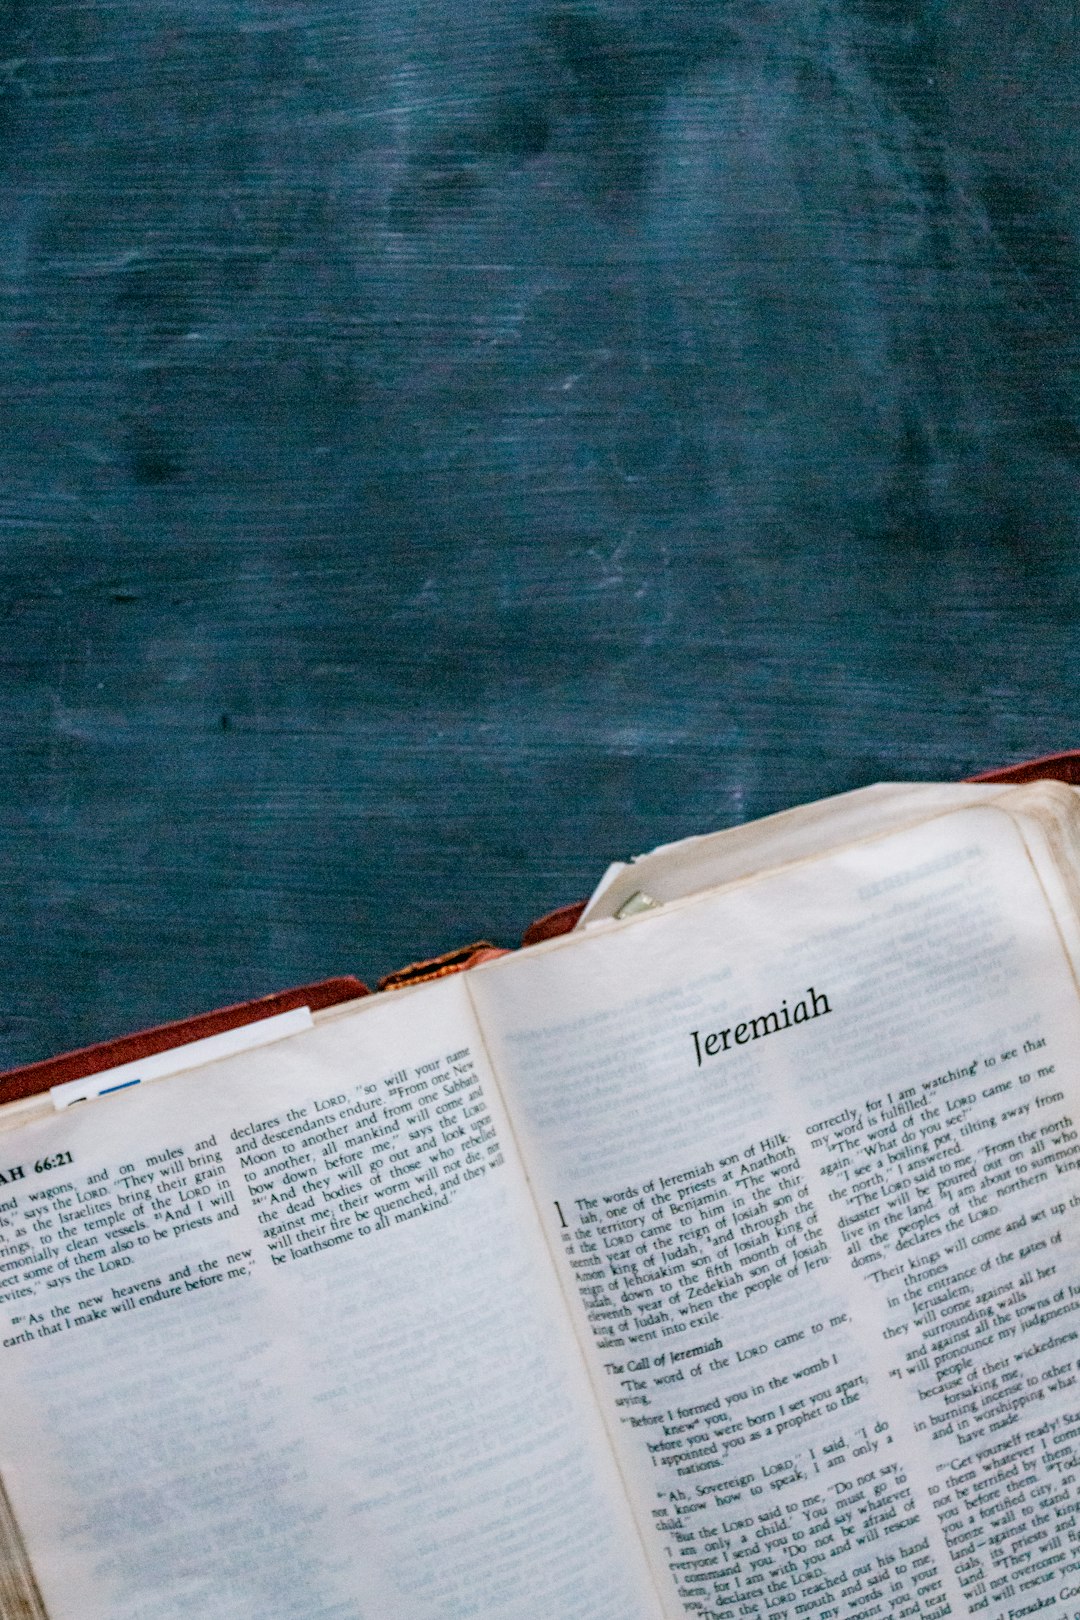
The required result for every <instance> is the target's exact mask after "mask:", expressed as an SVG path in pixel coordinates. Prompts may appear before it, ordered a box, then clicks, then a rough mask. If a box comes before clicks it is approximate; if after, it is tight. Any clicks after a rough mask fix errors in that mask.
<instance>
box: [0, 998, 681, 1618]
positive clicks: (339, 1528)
mask: <svg viewBox="0 0 1080 1620" xmlns="http://www.w3.org/2000/svg"><path fill="white" fill-rule="evenodd" d="M477 1037H478V1032H477V1028H476V1024H475V1020H474V1018H473V1014H472V1011H471V1008H470V1005H469V1000H468V996H467V994H466V992H465V990H464V988H463V986H462V983H461V981H460V980H459V979H453V980H444V981H442V982H440V983H438V984H435V985H431V986H426V987H423V988H420V989H417V990H413V991H405V992H401V993H399V994H398V995H396V996H393V997H385V998H383V997H380V998H373V999H372V1000H371V1001H370V1002H364V1003H362V1004H360V1005H359V1006H358V1007H357V1008H356V1009H355V1010H350V1011H349V1012H348V1014H345V1015H341V1016H332V1017H328V1018H327V1019H326V1020H325V1021H323V1022H321V1023H318V1024H317V1025H316V1027H315V1028H314V1029H313V1030H311V1031H309V1032H305V1033H303V1034H299V1035H296V1036H293V1037H291V1038H290V1039H288V1040H283V1041H280V1042H278V1043H277V1044H275V1045H273V1046H269V1047H265V1048H263V1049H261V1050H259V1051H257V1052H254V1053H248V1054H243V1055H240V1056H236V1057H233V1058H230V1059H228V1060H226V1061H222V1062H218V1063H215V1064H213V1065H211V1066H209V1067H207V1068H205V1069H203V1070H200V1071H195V1072H192V1073H189V1074H186V1075H182V1076H179V1077H177V1078H175V1079H172V1080H165V1081H162V1082H160V1083H158V1084H155V1085H147V1086H144V1087H140V1088H138V1089H136V1090H133V1091H129V1092H127V1093H121V1094H118V1095H116V1096H112V1097H109V1096H106V1097H103V1098H101V1099H100V1100H98V1101H93V1102H88V1103H82V1104H78V1105H77V1106H75V1107H73V1108H70V1109H68V1110H67V1111H66V1112H64V1113H60V1114H57V1115H55V1116H54V1117H52V1118H50V1119H48V1120H42V1121H37V1122H35V1123H32V1124H28V1125H24V1126H21V1127H20V1128H18V1129H13V1130H10V1131H5V1132H2V1133H0V1341H2V1342H0V1412H2V1414H3V1417H2V1425H0V1486H2V1488H3V1493H4V1500H5V1502H6V1503H7V1504H8V1505H9V1506H10V1509H11V1514H12V1515H13V1517H14V1521H15V1522H16V1524H17V1526H18V1530H19V1531H20V1532H21V1536H22V1540H23V1542H24V1543H25V1546H26V1548H27V1550H28V1553H29V1559H30V1563H31V1565H32V1568H33V1574H34V1576H36V1580H37V1585H38V1588H39V1589H40V1594H41V1602H42V1605H43V1607H42V1608H41V1611H40V1612H41V1613H42V1614H44V1615H47V1617H48V1620H178V1617H179V1616H181V1615H191V1614H201V1615H208V1616H213V1617H214V1620H369V1617H376V1616H377V1617H378V1620H449V1617H450V1616H454V1617H455V1620H456V1617H474V1620H536V1617H537V1616H541V1615H544V1616H546V1615H551V1616H555V1615H558V1616H560V1617H561V1620H565V1617H567V1616H573V1617H576V1620H628V1617H633V1620H656V1617H657V1615H658V1613H659V1607H658V1602H657V1599H656V1596H655V1593H654V1590H653V1587H652V1581H651V1576H650V1573H649V1570H648V1566H647V1564H646V1562H645V1559H644V1556H643V1554H642V1551H641V1546H640V1540H639V1537H638V1534H637V1531H636V1529H635V1527H634V1524H633V1520H632V1516H631V1514H630V1510H629V1508H628V1506H627V1502H626V1497H625V1493H624V1489H623V1486H622V1483H621V1481H620V1480H619V1478H618V1476H617V1474H616V1471H615V1468H614V1466H613V1464H612V1460H611V1453H610V1448H609V1446H608V1443H607V1440H606V1438H605V1436H604V1434H603V1430H602V1428H601V1425H600V1423H599V1419H598V1417H597V1414H596V1409H595V1403H594V1401H593V1398H592V1395H591V1392H590V1390H589V1386H588V1380H587V1375H586V1373H585V1370H584V1366H583V1363H582V1360H581V1356H580V1351H579V1348H578V1346H577V1343H576V1341H575V1339H574V1336H573V1333H572V1331H571V1329H570V1327H569V1325H568V1322H567V1319H566V1313H565V1309H564V1305H563V1302H562V1300H561V1297H560V1295H559V1290H558V1285H557V1282H556V1280H555V1276H554V1272H553V1270H552V1266H551V1261H550V1257H549V1255H548V1253H547V1251H546V1248H545V1247H544V1244H543V1240H542V1238H541V1236H540V1233H539V1229H538V1228H537V1225H536V1218H535V1212H534V1209H533V1206H532V1203H531V1200H530V1199H529V1196H528V1192H527V1188H526V1185H525V1182H524V1178H523V1175H522V1173H521V1170H520V1167H519V1164H518V1161H517V1158H516V1152H515V1149H514V1144H513V1141H512V1138H511V1136H510V1133H509V1131H508V1130H507V1127H506V1122H505V1119H504V1116H503V1114H502V1112H501V1109H500V1105H499V1102H498V1097H497V1093H496V1092H495V1090H494V1088H493V1086H492V1082H491V1075H490V1071H489V1069H488V1067H487V1063H486V1060H485V1057H484V1054H483V1050H482V1047H481V1045H480V1042H479V1041H478V1038H477ZM14 1612H15V1611H13V1613H12V1615H10V1616H9V1615H7V1614H6V1612H5V1614H4V1620H14ZM26 1612H27V1611H26V1610H25V1609H24V1608H22V1607H19V1608H18V1610H17V1613H18V1615H19V1616H20V1620H21V1617H22V1616H23V1615H24V1614H25V1613H26ZM33 1613H34V1614H37V1613H38V1610H37V1609H35V1610H33Z"/></svg>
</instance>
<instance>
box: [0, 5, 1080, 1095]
mask: <svg viewBox="0 0 1080 1620" xmlns="http://www.w3.org/2000/svg"><path fill="white" fill-rule="evenodd" d="M1078 67H1080V41H1078V35H1077V28H1076V17H1075V9H1074V7H1073V5H1072V4H1071V0H1043V3H1042V4H1041V5H1039V6H1038V7H1033V6H1030V5H1026V6H1021V5H1019V4H1018V3H1017V0H948V4H945V3H944V0H904V3H903V4H901V3H899V0H765V3H760V0H753V3H751V0H727V3H725V0H675V3H673V4H671V5H669V6H664V7H655V8H650V7H647V6H645V5H634V4H629V3H620V0H593V3H590V4H585V3H581V4H577V3H573V4H560V3H548V0H537V3H536V4H533V3H525V0H500V3H499V4H494V3H492V0H470V4H468V5H462V4H461V3H460V0H420V3H418V4H416V5H411V6H408V7H406V6H404V5H402V4H400V0H349V3H348V4H347V5H346V4H343V3H339V0H326V3H324V4H315V3H314V0H301V3H298V4H294V5H290V6H287V7H286V6H282V5H280V4H279V3H277V0H222V3H220V4H217V5H208V4H206V3H205V0H177V3H174V4H172V5H169V6H167V7H166V6H164V5H160V4H157V3H156V0H138V3H136V0H114V3H110V4H109V5H107V6H86V5H84V4H81V3H75V0H9V4H8V6H7V8H6V9H5V10H4V11H3V12H2V13H0V179H2V198H3V202H2V212H0V219H2V229H3V253H2V255H0V353H2V358H3V377H4V384H5V386H4V404H3V420H2V423H0V604H2V612H3V622H4V636H3V640H2V643H0V647H2V653H0V658H2V671H3V681H4V689H5V690H4V698H5V701H4V703H3V705H2V709H0V742H2V747H3V760H4V770H3V775H2V779H0V861H2V882H3V899H4V904H3V913H2V915H3V922H4V926H3V929H2V930H0V1061H4V1062H8V1063H14V1062H16V1061H25V1060H30V1059H33V1058H37V1057H40V1056H42V1055H45V1054H47V1053H49V1052H50V1051H53V1050H56V1049H57V1048H59V1047H63V1046H67V1045H71V1044H75V1043H79V1042H83V1041H89V1040H93V1039H98V1038H102V1037H105V1036H107V1035H109V1034H110V1033H113V1032H115V1031H116V1030H118V1029H123V1028H125V1027H130V1026H138V1025H145V1024H146V1023H149V1022H154V1021H157V1020H159V1019H165V1018H174V1017H180V1016H183V1015H184V1014H187V1013H191V1012H194V1011H198V1010H200V1009H202V1008H205V1007H208V1006H213V1005H214V1004H217V1003H222V1002H230V1001H234V1000H236V999H238V998H240V997H243V996H246V995H249V994H255V993H259V992H264V991H269V990H272V989H275V988H278V987H280V986H282V985H285V984H288V983H290V982H299V981H303V980H306V979H313V978H318V977H321V976H324V975H328V974H331V973H337V972H349V971H356V972H358V973H359V974H360V975H361V977H365V978H368V979H374V978H375V977H377V976H378V975H379V974H380V973H383V972H385V971H387V970H389V969H391V968H393V967H395V966H397V965H399V964H400V963H403V962H405V961H407V960H410V959H411V958H413V957H416V956H418V955H425V954H430V953H434V952H436V951H439V950H443V949H446V948H448V947H450V946H452V945H454V944H457V943H460V942H463V941H466V940H469V939H473V938H480V937H487V938H490V939H494V940H497V941H499V942H502V943H511V942H513V940H514V939H515V938H516V937H517V935H518V934H519V933H520V931H521V929H522V928H523V927H524V925H525V924H526V922H527V921H528V920H529V919H530V918H531V917H532V916H534V915H535V914H536V913H538V912H540V911H543V910H546V909H548V908H549V907H551V906H553V905H556V904H558V903H559V902H561V901H564V900H569V899H573V898H575V897H576V896H578V895H580V894H582V893H584V892H585V891H586V890H587V889H588V887H589V886H590V885H591V883H592V881H593V880H594V879H595V877H596V876H597V875H598V874H599V872H600V871H601V870H602V868H603V867H604V865H605V864H606V862H607V861H608V859H609V858H612V857H614V856H618V855H623V854H626V853H629V852H632V851H634V850H636V849H639V848H645V847H648V846H650V845H652V844H654V843H657V842H659V841H660V840H662V839H669V838H674V837H677V836H680V835H682V834H684V833H689V832H693V831H697V830H702V829H706V828H711V827H715V826H718V825H722V824H726V823H729V822H732V821H736V820H740V819H743V818H747V817H751V816H757V815H761V814H764V813H766V812H768V811H771V810H775V809H778V808H781V807H783V806H785V805H788V804H790V803H793V802H796V801H799V800H803V799H807V798H812V797H816V796H819V795H821V794H825V793H829V792H835V791H839V790H841V789H844V788H848V787H852V786H856V785H860V784H863V783H865V782H869V781H872V780H875V779H879V778H890V777H892V778H916V777H941V778H951V777H956V776H960V775H963V774H965V773H967V772H969V771H973V770H977V769H980V768H984V767H987V766H990V765H993V764H996V763H999V762H1005V761H1006V760H1009V759H1014V758H1019V757H1022V756H1024V755H1027V754H1033V753H1037V752H1045V751H1049V750H1051V749H1053V748H1055V747H1064V746H1068V745H1070V744H1075V743H1076V742H1077V740H1078V732H1080V728H1078V725H1077V718H1078V710H1080V705H1078V702H1077V698H1078V695H1080V649H1078V641H1077V631H1076V624H1077V587H1078V583H1080V565H1078V558H1077V549H1076V538H1075V537H1076V532H1077V506H1078V483H1077V464H1078V460H1080V436H1078V435H1080V424H1078V413H1077V401H1078V395H1077V375H1076V363H1077V333H1078V330H1080V323H1078V319H1077V316H1078V300H1080V280H1078V275H1077V271H1078V263H1080V260H1078V254H1080V240H1078V223H1080V219H1078V206H1077V201H1076V199H1077V196H1078V195H1080V192H1078V185H1077V182H1078V178H1080V176H1078V174H1077V169H1078V166H1080V140H1078V138H1077V137H1078V134H1080V131H1078V130H1077V122H1078V118H1077V107H1078V103H1080V98H1078V95H1077V88H1078Z"/></svg>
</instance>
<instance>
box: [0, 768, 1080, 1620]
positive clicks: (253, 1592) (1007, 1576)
mask: <svg viewBox="0 0 1080 1620" xmlns="http://www.w3.org/2000/svg"><path fill="white" fill-rule="evenodd" d="M620 913H621V915H620ZM1078 966H1080V795H1078V794H1077V792H1076V791H1075V790H1074V789H1072V788H1069V787H1066V786H1063V785H1061V784H1059V783H1052V782H1040V783H1036V784H1033V785H1029V786H1019V787H1009V788H1005V789H1003V788H1001V787H991V786H971V785H969V786H962V787H954V788H945V787H925V788H920V787H908V788H879V789H870V790H865V791H864V792H862V793H856V794H852V795H846V796H843V797H842V798H840V799H837V800H833V801H829V802H827V803H826V804H825V805H819V806H812V807H808V808H807V809H804V810H800V811H793V812H789V813H788V814H787V815H785V816H780V817H774V818H771V819H770V820H769V821H766V822H762V823H759V824H758V825H756V826H752V827H745V828H739V829H735V830H733V831H732V832H730V833H719V834H715V835H712V836H711V837H708V838H704V839H693V840H689V841H687V843H686V844H685V845H672V846H668V847H667V848H666V849H662V850H659V851H657V852H655V853H654V854H653V855H651V856H648V857H645V858H643V859H642V860H641V861H639V862H637V863H634V864H633V865H632V866H630V867H622V868H618V869H613V871H612V872H611V873H609V874H608V877H607V878H606V879H605V881H604V883H603V884H602V885H601V888H600V890H599V891H598V892H597V894H596V896H594V900H593V902H592V904H591V905H590V907H589V908H588V910H587V911H586V913H585V916H584V918H583V919H582V922H581V923H580V925H579V926H578V927H577V928H576V929H575V930H574V932H572V933H570V934H568V935H566V936H565V937H563V938H560V939H556V940H553V941H551V942H550V943H547V944H543V945H540V946H537V947H535V948H533V949H531V950H527V951H523V952H520V953H517V954H514V955H507V956H504V957H502V958H500V959H499V960H495V961H491V962H489V963H487V964H485V965H483V966H480V967H477V968H475V969H473V970H472V971H470V972H468V973H464V974H460V975H456V976H451V977H446V978H443V979H441V980H438V981H437V982H433V983H428V984H422V985H419V986H418V987H416V988H411V989H403V990H400V991H396V992H391V993H387V994H384V995H379V996H372V997H368V998H365V999H364V1000H362V1001H355V1002H352V1003H346V1004H344V1005H340V1006H336V1007H331V1008H327V1009H325V1010H323V1011H320V1012H316V1013H315V1014H314V1016H313V1017H311V1018H309V1019H308V1020H307V1021H306V1027H303V1028H299V1029H297V1030H296V1031H295V1032H293V1033H287V1032H284V1030H283V1031H282V1032H281V1033H280V1035H279V1037H278V1038H277V1039H274V1040H272V1041H271V1042H270V1043H269V1044H265V1045H263V1046H261V1047H259V1048H257V1049H255V1050H251V1051H246V1052H243V1051H241V1052H237V1053H234V1054H233V1055H231V1056H227V1057H224V1058H216V1059H212V1060H211V1061H208V1062H203V1063H201V1064H198V1065H197V1066H195V1067H191V1068H189V1069H188V1070H187V1072H184V1073H180V1074H176V1075H173V1076H171V1077H168V1078H162V1079H159V1080H152V1079H150V1078H147V1077H145V1076H143V1077H140V1078H142V1083H141V1084H139V1085H131V1084H129V1083H128V1082H127V1081H123V1080H121V1081H117V1082H116V1086H115V1088H112V1087H110V1088H104V1089H105V1090H106V1094H105V1095H101V1096H98V1097H96V1098H91V1099H89V1100H86V1101H81V1102H79V1103H78V1105H77V1106H75V1105H73V1104H72V1102H71V1099H70V1097H69V1096H66V1095H45V1096H42V1097H36V1098H28V1099H26V1100H23V1101H20V1102H16V1103H12V1104H9V1105H8V1106H7V1107H5V1108H3V1109H0V1545H2V1567H0V1616H2V1617H3V1620H15V1617H19V1620H26V1617H33V1620H43V1617H48V1620H179V1617H181V1616H189V1615H193V1614H200V1615H209V1616H213V1617H214V1620H368V1617H375V1616H377V1617H378V1620H465V1617H473V1620H556V1617H558V1620H681V1617H683V1616H691V1615H692V1616H704V1617H709V1620H734V1617H736V1616H747V1617H749V1616H766V1615H768V1616H774V1617H775V1620H795V1617H800V1616H813V1617H815V1620H817V1617H828V1620H834V1617H835V1620H840V1617H844V1620H849V1617H850V1620H869V1617H871V1616H877V1615H886V1614H889V1615H892V1616H896V1617H901V1616H910V1617H918V1620H938V1617H941V1616H946V1615H969V1614H985V1615H986V1616H988V1617H989V1620H1019V1617H1020V1616H1026V1615H1032V1614H1036V1613H1039V1612H1042V1611H1049V1610H1051V1609H1052V1610H1053V1612H1054V1615H1055V1617H1058V1616H1060V1617H1065V1616H1073V1617H1075V1616H1080V1513H1078V1510H1077V1499H1078V1489H1077V1487H1078V1476H1080V1377H1078V1373H1080V1241H1078V1239H1080V1135H1078V1131H1077V1124H1076V1123H1075V1121H1076V1120H1077V1117H1078V1112H1080V1070H1078V1060H1077V1053H1078V1051H1080V990H1078V978H1077V972H1078ZM291 1027H292V1026H290V1028H291ZM59 1090H60V1092H61V1093H62V1092H63V1088H62V1087H61V1088H59Z"/></svg>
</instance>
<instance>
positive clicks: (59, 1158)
mask: <svg viewBox="0 0 1080 1620" xmlns="http://www.w3.org/2000/svg"><path fill="white" fill-rule="evenodd" d="M70 1163H71V1154H70V1153H53V1154H51V1155H50V1156H49V1158H47V1159H39V1160H38V1162H37V1163H36V1164H35V1166H34V1169H35V1170H36V1171H37V1173H38V1175H41V1173H42V1171H43V1170H59V1168H60V1166H61V1165H62V1164H70Z"/></svg>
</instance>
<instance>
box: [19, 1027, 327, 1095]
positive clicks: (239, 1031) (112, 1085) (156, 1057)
mask: <svg viewBox="0 0 1080 1620" xmlns="http://www.w3.org/2000/svg"><path fill="white" fill-rule="evenodd" d="M312 1027H313V1020H312V1017H311V1008H310V1007H293V1008H292V1009H291V1011H289V1012H283V1013H275V1015H274V1017H273V1018H259V1019H256V1021H255V1022H254V1023H252V1024H240V1025H239V1026H238V1027H237V1028H236V1029H225V1030H222V1032H221V1034H220V1035H207V1036H206V1037H205V1039H203V1040H201V1041H188V1042H187V1043H186V1044H185V1045H184V1046H172V1047H170V1048H169V1049H168V1051H166V1052H155V1053H153V1054H152V1056H150V1057H145V1058H137V1059H136V1060H135V1061H134V1062H133V1063H118V1064H117V1065H116V1067H115V1068H112V1069H101V1070H100V1071H99V1072H98V1073H97V1074H88V1075H85V1076H84V1077H83V1078H82V1079H81V1080H65V1081H64V1083H63V1085H60V1086H52V1087H51V1088H50V1093H49V1094H50V1096H51V1097H52V1100H53V1106H54V1107H56V1108H70V1107H71V1104H72V1103H77V1102H87V1101H88V1100H89V1099H90V1098H91V1097H104V1096H106V1095H108V1093H109V1092H113V1091H126V1090H127V1088H128V1087H129V1086H137V1085H141V1084H142V1082H143V1081H145V1080H164V1079H165V1078H166V1077H167V1076H168V1075H171V1074H183V1072H184V1070H185V1069H198V1068H200V1067H201V1066H202V1064H204V1063H213V1062H214V1061H215V1059H217V1058H225V1057H232V1056H234V1054H235V1053H237V1052H250V1051H252V1049H253V1048H255V1047H257V1046H269V1044H270V1043H271V1041H280V1040H283V1039H284V1038H285V1036H287V1035H299V1034H300V1032H301V1030H305V1029H311V1028H312Z"/></svg>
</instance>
